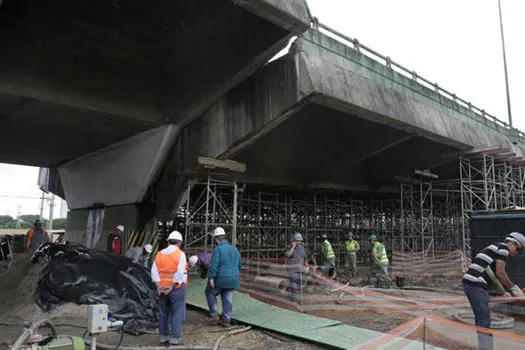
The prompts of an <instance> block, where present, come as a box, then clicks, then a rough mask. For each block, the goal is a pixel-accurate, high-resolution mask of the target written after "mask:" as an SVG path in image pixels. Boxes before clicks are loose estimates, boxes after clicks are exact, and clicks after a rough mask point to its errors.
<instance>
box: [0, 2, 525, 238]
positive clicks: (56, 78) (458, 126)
mask: <svg viewBox="0 0 525 350" xmlns="http://www.w3.org/2000/svg"><path fill="white" fill-rule="evenodd" d="M310 23H311V16H310V14H309V12H308V8H307V6H306V3H305V1H304V0H244V1H239V0H236V1H234V0H231V1H227V0H195V1H191V2H184V3H183V2H181V1H175V2H173V1H159V2H156V3H155V5H154V6H153V5H151V4H149V3H147V2H143V1H134V0H113V1H101V0H95V1H89V2H88V1H84V0H80V1H75V2H69V1H64V0H58V1H50V0H44V1H39V2H38V3H36V4H34V3H32V2H29V1H27V0H16V1H15V0H4V3H3V5H2V7H1V8H0V50H1V51H2V55H0V67H1V68H0V105H1V109H0V129H1V130H2V131H3V132H2V137H1V138H0V162H8V163H16V164H25V165H33V166H40V167H45V168H50V169H51V171H50V178H49V184H48V185H49V188H50V190H51V191H53V192H54V193H57V194H58V195H60V196H63V197H65V198H66V199H67V201H68V204H69V206H70V209H72V211H71V212H70V218H69V223H68V225H69V228H70V229H72V230H82V229H84V228H85V226H86V221H87V217H88V213H89V211H90V210H91V209H92V208H100V207H104V208H106V210H105V211H106V214H105V219H104V224H103V226H104V229H110V228H112V227H113V226H114V225H116V224H118V223H123V224H125V225H126V226H127V228H129V229H143V228H144V226H145V225H146V224H147V223H148V222H149V221H151V219H152V217H153V216H157V217H167V216H169V215H170V214H172V213H173V212H174V211H175V210H176V209H177V207H178V204H179V203H180V198H181V196H182V194H183V190H184V188H185V184H186V182H187V181H188V179H191V178H192V177H193V176H198V175H195V174H199V166H198V164H197V157H198V156H205V157H211V158H217V159H232V160H238V161H240V162H243V163H246V164H247V171H246V172H245V173H243V174H240V175H236V179H237V180H238V181H242V182H246V183H260V184H268V185H275V186H287V187H289V188H295V189H300V190H305V189H332V190H345V191H361V192H363V191H364V192H395V191H397V189H398V186H396V183H397V182H396V177H399V176H401V177H403V176H410V175H411V174H413V171H414V169H430V170H431V171H432V172H434V173H437V174H439V175H440V177H441V178H444V179H446V178H453V177H455V176H456V177H457V169H458V165H457V161H455V160H454V159H453V158H447V157H445V155H447V154H453V153H454V152H462V151H468V150H472V149H489V148H491V147H492V148H493V147H495V146H498V147H500V148H503V149H507V152H508V153H509V154H513V156H514V158H515V161H517V162H522V161H523V156H524V155H525V153H524V152H525V142H524V140H523V138H522V136H521V134H520V133H519V132H518V131H517V130H515V129H512V128H510V127H509V126H507V125H506V124H505V123H502V122H499V121H498V120H496V119H495V118H489V117H487V116H485V115H483V114H482V113H481V114H480V113H478V112H476V110H475V109H474V108H472V107H471V106H465V105H464V104H462V103H459V102H458V101H457V100H455V99H454V98H448V97H446V96H444V94H443V93H442V92H440V90H439V87H438V86H437V85H436V86H429V85H428V84H422V83H421V81H418V79H417V76H416V75H414V76H413V77H409V76H406V74H402V73H400V72H399V71H397V70H396V69H394V68H393V67H392V66H391V65H390V62H389V61H388V59H387V62H386V64H384V63H382V62H379V61H378V60H374V59H372V58H371V57H370V56H369V55H366V54H364V53H363V52H362V49H361V48H360V47H359V44H358V43H357V42H353V43H352V42H349V41H348V40H345V39H344V38H339V39H336V38H335V36H334V35H331V34H330V33H329V32H328V31H327V30H322V28H321V29H320V28H318V27H317V26H315V25H314V26H311V25H310ZM332 34H333V33H332ZM297 35H298V38H297V40H295V41H294V42H293V44H292V46H291V48H290V52H289V53H288V54H287V55H285V56H283V57H281V58H279V59H276V60H275V61H272V62H270V63H267V62H268V61H269V60H270V58H272V57H273V56H274V55H275V54H276V53H277V52H279V51H280V50H281V49H283V48H284V47H285V46H286V44H287V43H288V42H289V41H290V39H291V38H292V37H294V36H297ZM341 39H343V40H341ZM347 39H348V38H347Z"/></svg>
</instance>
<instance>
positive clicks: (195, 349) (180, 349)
mask: <svg viewBox="0 0 525 350" xmlns="http://www.w3.org/2000/svg"><path fill="white" fill-rule="evenodd" d="M44 323H45V324H44ZM44 325H51V326H50V327H49V328H51V331H52V334H53V337H57V332H56V327H74V328H81V329H86V326H82V325H78V324H73V323H71V324H70V323H57V324H53V323H52V322H51V321H49V320H43V321H40V323H35V324H34V325H33V326H32V327H30V328H32V329H33V330H35V329H38V328H40V327H42V326H44ZM0 326H6V327H24V326H26V325H25V324H20V323H9V322H0ZM35 326H36V327H35ZM30 328H26V329H25V330H24V333H23V334H22V335H21V336H20V337H19V338H18V340H17V341H16V342H15V344H14V345H13V347H12V348H11V350H18V349H19V348H20V346H21V345H23V344H24V342H25V341H26V340H27V338H28V337H29V336H30V335H31V333H30V332H29V329H30ZM246 328H250V329H251V326H250V327H246ZM246 328H242V329H237V330H235V331H232V332H230V333H232V334H236V333H240V331H241V330H242V331H245V330H248V329H246ZM26 332H27V334H26ZM233 332H236V333H233ZM83 338H84V343H86V345H88V346H90V345H91V341H90V340H88V339H85V335H84V337H83ZM221 338H222V339H224V338H225V337H224V336H222V337H221ZM221 338H219V340H222V339H221ZM219 340H217V341H218V342H219ZM17 343H18V344H17ZM216 344H217V342H216ZM96 345H97V349H100V350H115V346H114V345H108V344H102V343H99V342H97V344H96ZM15 346H17V347H15ZM118 349H119V350H137V349H140V350H213V349H215V348H213V347H211V346H206V345H175V346H170V347H166V346H119V347H118ZM217 349H218V347H217ZM223 350H230V349H226V348H223Z"/></svg>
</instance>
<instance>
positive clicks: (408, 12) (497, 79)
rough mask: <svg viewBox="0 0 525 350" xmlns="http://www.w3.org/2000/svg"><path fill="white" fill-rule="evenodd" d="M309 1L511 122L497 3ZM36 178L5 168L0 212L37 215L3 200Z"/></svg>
mask: <svg viewBox="0 0 525 350" xmlns="http://www.w3.org/2000/svg"><path fill="white" fill-rule="evenodd" d="M501 2H502V8H503V17H504V29H505V41H506V47H507V61H508V68H509V78H510V89H511V102H512V115H513V120H514V126H516V127H518V128H519V129H521V130H525V99H523V98H521V99H520V95H523V93H524V92H525V64H523V62H525V46H524V45H523V39H522V37H523V33H525V21H524V20H523V15H524V14H525V1H524V0H501ZM308 3H309V5H310V8H311V11H312V13H313V15H314V16H316V17H317V18H318V19H319V21H320V22H321V23H324V24H326V25H328V26H330V27H332V28H334V29H336V30H338V31H340V32H342V33H344V34H346V35H347V36H349V37H352V38H357V39H359V41H360V42H361V43H363V44H364V45H366V46H368V47H370V48H372V49H374V50H376V51H378V52H380V53H382V54H384V55H385V56H390V57H391V58H392V59H393V60H394V61H395V62H397V63H400V64H401V65H403V66H405V67H406V68H409V69H411V70H414V71H416V72H417V73H418V74H419V75H421V76H423V77H425V78H427V79H428V80H430V81H435V82H437V83H438V84H439V85H440V86H441V87H443V88H445V89H447V90H448V91H450V92H452V93H456V95H457V96H459V97H461V98H463V99H465V100H467V101H471V102H472V104H473V105H475V106H477V107H479V108H481V109H485V110H486V111H487V112H488V113H490V114H493V115H495V116H497V117H498V118H500V119H501V120H504V121H507V102H506V95H505V80H504V73H503V59H502V53H501V41H500V31H499V17H498V1H497V0H439V1H437V0H395V1H393V0H366V1H365V0H308ZM520 39H521V40H520ZM37 176H38V169H36V168H30V167H19V166H11V165H1V164H0V214H3V213H8V214H10V215H16V214H17V212H18V206H19V205H20V206H21V207H22V212H23V213H29V212H31V213H38V211H39V201H38V200H37V199H23V198H6V197H3V196H5V195H9V196H27V197H38V196H39V195H40V193H39V191H38V187H37V186H36V182H37ZM46 212H47V210H46ZM46 215H47V214H46Z"/></svg>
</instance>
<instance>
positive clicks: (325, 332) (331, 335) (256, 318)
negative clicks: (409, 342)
mask: <svg viewBox="0 0 525 350" xmlns="http://www.w3.org/2000/svg"><path fill="white" fill-rule="evenodd" d="M205 283H206V281H205V280H204V279H200V278H193V279H191V280H190V285H189V287H188V290H187V294H186V296H187V303H188V304H190V305H193V306H195V307H198V308H201V309H204V310H207V309H208V305H207V303H206V298H205V296H204V287H205ZM233 303H234V308H233V316H232V318H233V319H234V320H236V321H239V322H242V323H247V324H251V325H254V326H256V327H259V328H264V329H267V330H270V331H274V332H278V333H282V334H286V335H290V336H293V337H297V338H302V339H305V340H309V341H313V342H317V343H320V344H324V345H328V346H332V347H336V348H340V349H348V348H350V347H352V346H354V345H358V344H360V343H363V342H365V341H368V340H370V339H373V338H375V337H377V336H380V335H381V333H379V332H375V331H371V330H368V329H363V328H358V327H352V326H349V325H346V324H343V323H341V322H340V321H334V320H330V319H327V318H322V317H316V316H311V315H307V314H303V313H299V312H295V311H292V310H287V309H283V308H280V307H277V306H273V305H270V304H266V303H263V302H261V301H258V300H256V299H254V298H252V297H250V296H249V295H246V294H242V293H235V296H234V302H233Z"/></svg>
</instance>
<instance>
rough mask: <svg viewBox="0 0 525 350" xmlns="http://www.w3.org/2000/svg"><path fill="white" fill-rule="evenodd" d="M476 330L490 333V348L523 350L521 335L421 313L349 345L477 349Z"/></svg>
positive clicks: (360, 348) (361, 349)
mask: <svg viewBox="0 0 525 350" xmlns="http://www.w3.org/2000/svg"><path fill="white" fill-rule="evenodd" d="M478 333H484V334H486V335H490V336H492V341H493V346H494V347H493V348H494V349H523V348H525V337H524V336H520V335H516V334H512V333H508V332H503V331H496V330H489V329H485V328H479V327H475V326H471V325H466V324H463V323H458V322H454V321H449V320H445V319H442V318H438V317H433V316H421V317H418V318H416V319H414V320H412V321H410V322H407V323H405V324H403V325H401V326H399V327H397V328H395V329H393V330H391V331H389V332H387V333H385V334H383V335H381V336H379V337H377V338H374V339H372V340H369V341H367V342H365V343H362V344H359V345H357V346H354V347H352V348H351V350H365V349H367V350H368V349H383V350H394V349H396V350H397V349H421V348H425V349H429V350H430V349H449V350H456V349H457V350H459V349H461V350H463V349H465V350H468V349H472V350H474V349H478Z"/></svg>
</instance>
